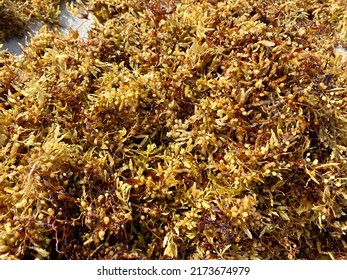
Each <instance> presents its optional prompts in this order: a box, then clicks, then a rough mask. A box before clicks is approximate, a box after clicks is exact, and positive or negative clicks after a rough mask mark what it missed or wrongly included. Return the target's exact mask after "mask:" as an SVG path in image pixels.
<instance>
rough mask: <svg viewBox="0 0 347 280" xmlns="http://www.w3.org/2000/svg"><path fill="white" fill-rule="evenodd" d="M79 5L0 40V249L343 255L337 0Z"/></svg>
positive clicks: (109, 254) (345, 177)
mask: <svg viewBox="0 0 347 280" xmlns="http://www.w3.org/2000/svg"><path fill="white" fill-rule="evenodd" d="M6 2H7V3H9V2H11V3H13V2H17V1H8V0H5V3H6ZM22 2H23V3H30V5H31V7H35V5H42V3H46V5H45V7H50V5H49V4H52V5H53V6H54V5H55V4H54V3H56V2H57V1H22ZM3 3H4V0H3V1H0V6H1V5H4V4H3ZM38 3H40V4H38ZM27 5H29V4H27ZM72 5H75V4H74V3H72ZM78 5H82V3H79V4H78ZM78 5H77V4H76V7H77V6H78ZM84 5H85V6H86V7H87V9H88V10H89V11H90V12H92V13H93V14H94V15H95V17H96V18H97V21H96V23H95V25H94V26H93V28H92V29H91V30H90V32H89V38H88V39H80V38H78V34H77V33H76V32H72V31H71V32H70V33H69V34H68V35H67V36H63V35H61V34H60V33H59V32H58V31H57V30H55V29H54V28H49V27H47V26H45V27H43V28H42V29H41V30H40V32H39V33H38V34H37V35H36V36H35V37H33V38H32V40H31V42H30V43H29V44H28V46H27V47H26V48H23V55H22V56H13V55H11V54H9V53H8V52H6V51H1V52H0V77H1V78H0V259H35V258H36V259H347V239H346V232H347V189H346V184H347V161H346V156H347V111H346V109H347V86H346V81H347V75H346V73H347V72H346V61H345V59H344V58H343V56H341V55H339V54H337V53H336V51H335V50H336V47H340V48H344V47H346V46H347V13H346V10H347V6H346V2H345V1H344V0H327V1H319V0H305V1H302V0H293V1H284V0H265V1H264V0H248V1H246V0H232V1H231V0H221V1H217V0H150V1H140V0H116V1H114V0H112V1H111V0H90V1H84ZM54 7H56V6H54ZM30 10H32V11H34V10H35V9H34V8H31V9H30ZM3 11H4V12H5V13H8V14H7V15H9V16H10V12H11V11H10V10H8V11H7V10H2V11H1V13H3ZM53 14H54V13H53ZM46 15H49V13H46ZM10 17H11V18H13V17H12V16H10ZM2 18H3V17H2ZM2 18H1V19H0V23H1V22H2ZM52 18H54V17H52ZM19 21H20V22H25V20H21V19H20V17H19ZM0 26H2V25H0ZM15 26H17V25H14V28H16V27H15ZM4 37H5V36H4ZM6 37H7V36H6Z"/></svg>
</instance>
